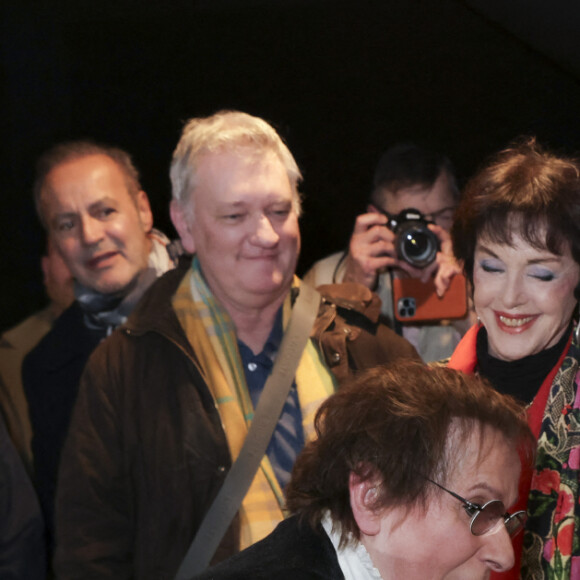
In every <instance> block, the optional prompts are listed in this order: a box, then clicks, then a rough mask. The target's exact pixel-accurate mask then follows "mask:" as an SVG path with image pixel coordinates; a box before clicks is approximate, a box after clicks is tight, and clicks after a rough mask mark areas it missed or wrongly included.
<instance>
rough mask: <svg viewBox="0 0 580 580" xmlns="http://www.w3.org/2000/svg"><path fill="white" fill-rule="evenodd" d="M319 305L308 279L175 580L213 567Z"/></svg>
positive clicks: (265, 444)
mask: <svg viewBox="0 0 580 580" xmlns="http://www.w3.org/2000/svg"><path fill="white" fill-rule="evenodd" d="M319 305H320V294H319V292H318V291H317V290H315V289H314V288H312V287H311V286H309V285H308V284H304V283H302V284H301V285H300V293H299V294H298V297H297V299H296V303H295V304H294V307H293V308H292V314H291V316H290V321H289V323H288V329H287V330H286V332H285V333H284V338H283V339H282V343H281V345H280V350H279V351H278V355H277V356H276V361H275V363H274V368H273V369H272V373H271V374H270V376H269V377H268V379H267V381H266V384H265V385H264V390H263V391H262V394H261V395H260V400H259V401H258V406H257V408H256V412H255V414H254V419H253V421H252V425H251V426H250V429H249V431H248V434H247V436H246V439H245V441H244V444H243V446H242V449H241V451H240V454H239V455H238V458H237V459H236V461H235V462H234V464H233V465H232V468H231V469H230V472H229V473H228V475H227V477H226V479H225V481H224V483H223V485H222V487H221V489H220V490H219V492H218V494H217V496H216V498H215V499H214V501H213V503H212V505H211V506H210V508H209V510H208V511H207V513H206V515H205V517H204V519H203V521H202V523H201V525H200V527H199V529H198V531H197V533H196V535H195V537H194V539H193V542H192V544H191V546H190V547H189V550H188V551H187V554H186V555H185V558H184V559H183V561H182V563H181V566H180V567H179V570H178V572H177V575H176V576H175V580H189V579H191V578H192V577H193V576H194V575H195V574H199V573H200V572H202V571H203V570H205V569H206V568H207V566H208V565H209V562H210V560H211V558H212V556H213V555H214V553H215V551H216V549H217V547H218V546H219V543H220V542H221V540H222V538H223V536H224V534H225V532H226V530H227V528H228V527H229V525H230V523H231V521H232V520H233V518H234V516H235V514H236V512H237V511H238V509H239V507H240V505H241V503H242V500H243V499H244V497H245V495H246V493H247V492H248V489H249V488H250V485H251V483H252V480H253V479H254V476H255V474H256V472H257V470H258V468H259V467H260V463H261V461H262V458H263V457H264V454H265V453H266V449H267V447H268V443H269V442H270V439H271V438H272V433H273V432H274V429H275V428H276V425H277V423H278V420H279V418H280V414H281V413H282V409H283V407H284V403H285V402H286V399H287V398H288V393H289V392H290V387H291V386H292V383H293V382H294V375H295V374H296V368H297V367H298V362H299V361H300V358H301V357H302V353H303V352H304V348H305V347H306V342H307V341H308V338H309V336H310V331H311V329H312V325H313V324H314V321H315V320H316V316H317V314H318V307H319Z"/></svg>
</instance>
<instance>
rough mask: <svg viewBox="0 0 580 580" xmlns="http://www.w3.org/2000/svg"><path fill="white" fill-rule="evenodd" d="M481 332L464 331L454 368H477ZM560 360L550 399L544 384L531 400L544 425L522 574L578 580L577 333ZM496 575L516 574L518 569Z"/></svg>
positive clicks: (530, 578)
mask: <svg viewBox="0 0 580 580" xmlns="http://www.w3.org/2000/svg"><path fill="white" fill-rule="evenodd" d="M477 331H478V327H477V326H476V327H473V328H472V329H470V330H469V332H468V333H467V334H466V335H465V336H464V338H463V339H462V341H461V343H460V344H459V345H458V347H457V349H456V351H455V353H454V354H453V356H452V357H451V359H450V361H449V366H450V367H451V368H456V369H458V370H462V371H464V372H468V373H469V372H474V371H475V372H476V369H477V360H476V355H475V342H476V336H477ZM561 360H562V362H561V363H560V364H559V365H558V368H557V369H553V371H552V372H550V373H549V375H554V371H555V376H554V378H553V380H552V381H551V384H548V385H547V387H548V389H547V393H546V394H547V401H546V403H545V404H544V403H543V401H538V399H539V398H540V397H541V394H542V391H543V390H544V389H543V388H541V389H540V391H539V392H538V395H537V396H536V399H534V402H533V403H532V406H534V405H536V406H537V407H538V408H537V409H533V410H532V411H539V413H540V417H541V425H540V429H539V437H538V447H537V456H536V464H535V466H534V469H533V472H532V478H531V486H530V491H529V495H528V501H527V512H528V521H527V523H526V528H525V532H524V537H523V550H522V558H521V560H522V564H521V569H520V575H519V577H520V578H522V579H524V580H541V579H548V580H568V579H578V580H580V537H579V535H580V534H579V530H580V503H579V502H580V491H579V477H580V388H579V386H580V374H579V373H578V367H579V364H580V346H579V343H578V338H577V337H576V335H575V334H574V337H573V339H572V341H571V342H570V343H569V346H568V347H567V352H566V353H565V355H564V356H563V358H562V359H561ZM538 403H539V405H538ZM530 415H531V413H530ZM531 420H532V419H531ZM526 487H527V486H526ZM492 577H493V578H508V577H510V578H517V570H512V571H511V573H510V572H508V573H504V574H501V575H497V574H493V575H492Z"/></svg>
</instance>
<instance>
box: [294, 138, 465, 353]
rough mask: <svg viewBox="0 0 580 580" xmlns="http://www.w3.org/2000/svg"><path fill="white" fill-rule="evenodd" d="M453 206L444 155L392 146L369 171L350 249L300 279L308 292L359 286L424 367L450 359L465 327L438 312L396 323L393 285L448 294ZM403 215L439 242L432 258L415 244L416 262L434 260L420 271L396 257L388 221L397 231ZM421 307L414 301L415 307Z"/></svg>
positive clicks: (453, 188)
mask: <svg viewBox="0 0 580 580" xmlns="http://www.w3.org/2000/svg"><path fill="white" fill-rule="evenodd" d="M458 201H459V188H458V187H457V183H456V181H455V175H454V170H453V166H452V164H451V162H450V161H449V159H448V158H447V157H446V156H445V155H442V154H441V153H437V152H434V151H430V150H428V149H424V148H423V147H419V146H418V145H415V144H413V143H399V144H396V145H393V146H392V147H390V148H389V149H387V150H386V151H385V152H384V153H383V155H382V156H381V158H380V160H379V162H378V164H377V166H376V168H375V173H374V178H373V186H372V190H371V194H370V196H369V200H368V205H367V211H366V212H365V213H363V214H361V215H359V216H358V217H357V218H356V222H355V225H354V231H353V233H352V236H351V238H350V242H349V247H348V249H347V250H346V251H344V252H337V253H335V254H332V255H330V256H327V257H326V258H323V259H322V260H319V261H318V262H316V263H315V264H314V265H313V266H312V268H311V269H310V270H309V271H308V273H307V274H306V276H305V277H304V279H305V281H307V282H309V283H310V284H312V285H314V286H318V285H319V284H330V283H331V282H336V283H340V282H358V283H360V284H364V285H365V286H367V287H368V288H371V289H372V290H374V291H375V292H376V293H377V294H378V295H379V297H380V298H381V302H382V306H381V312H382V314H383V315H384V316H385V317H386V319H387V320H388V323H389V326H390V327H391V328H393V329H395V330H396V331H397V332H398V333H399V334H401V335H402V336H404V337H405V338H406V339H407V340H408V341H409V342H411V344H413V346H415V348H416V349H417V351H418V352H419V354H420V355H421V357H422V358H423V360H425V361H426V362H430V361H436V360H440V359H443V358H446V357H449V356H451V353H452V352H453V349H454V348H455V346H456V345H457V344H458V343H459V340H460V339H461V336H462V335H463V333H464V332H465V331H466V330H467V328H468V327H469V322H468V321H467V320H463V319H460V320H454V321H449V320H441V319H442V318H444V317H443V316H441V315H439V316H438V315H437V312H436V311H434V312H433V313H432V316H433V318H434V320H431V321H422V322H414V321H413V320H406V319H404V318H403V320H402V321H399V320H397V317H396V312H397V308H398V305H397V304H396V302H397V300H396V299H395V298H394V291H393V287H394V282H393V279H394V278H407V277H410V278H415V279H417V280H421V281H422V282H424V283H426V282H428V281H430V280H433V289H432V293H433V294H435V292H437V293H438V294H439V295H440V296H442V295H443V294H444V293H445V292H446V290H447V288H448V285H449V279H450V277H451V276H453V275H455V274H457V273H459V271H460V269H459V267H458V266H457V265H456V264H455V261H454V258H453V253H452V250H451V240H450V236H449V230H450V229H451V225H452V224H453V215H454V212H455V207H456V205H457V203H458ZM408 210H411V212H412V214H411V215H415V216H416V214H417V212H420V214H422V217H423V218H424V219H425V220H427V221H428V222H429V225H428V226H427V227H428V228H429V229H430V230H431V231H432V232H433V234H434V235H435V236H436V237H435V238H434V240H438V246H439V248H438V250H439V251H438V252H437V253H432V254H431V253H430V252H429V251H428V250H427V249H425V248H423V246H422V245H421V243H417V246H416V248H417V252H418V256H421V258H422V259H423V258H425V261H426V262H429V260H427V256H429V255H431V259H432V261H430V262H429V263H427V264H426V265H422V266H419V267H418V265H417V262H415V261H414V260H411V262H413V263H410V262H409V261H408V260H405V259H403V258H402V257H401V255H400V252H399V248H400V243H399V241H398V237H397V234H396V233H395V231H393V228H392V224H393V223H394V222H393V219H395V222H396V223H398V224H399V226H400V225H401V224H403V223H405V220H406V219H407V217H404V216H405V214H406V212H407V211H408ZM407 216H409V214H407ZM413 219H416V217H415V218H413ZM417 240H418V239H417V238H415V239H414V240H411V242H410V243H416V242H417ZM430 245H431V244H428V245H427V248H429V246H430ZM432 245H433V247H435V246H436V244H435V243H433V244H432ZM409 247H411V246H409ZM419 249H420V250H419ZM423 252H425V253H424V254H423ZM420 302H421V299H418V300H417V303H420ZM435 302H436V301H435Z"/></svg>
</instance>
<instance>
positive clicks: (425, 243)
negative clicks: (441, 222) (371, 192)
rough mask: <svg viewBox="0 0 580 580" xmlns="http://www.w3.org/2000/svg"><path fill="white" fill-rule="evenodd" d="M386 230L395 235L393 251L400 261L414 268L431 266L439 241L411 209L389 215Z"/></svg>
mask: <svg viewBox="0 0 580 580" xmlns="http://www.w3.org/2000/svg"><path fill="white" fill-rule="evenodd" d="M388 217H389V222H388V224H387V226H388V228H389V229H390V230H391V231H392V232H393V233H394V234H395V249H396V251H397V256H398V257H399V259H400V260H404V261H405V262H407V263H408V264H411V266H414V267H415V268H425V267H426V266H428V265H429V264H431V263H432V262H433V261H434V260H435V257H436V256H437V252H438V251H439V239H438V238H437V236H436V235H435V234H434V233H433V232H432V231H431V230H430V229H429V228H428V227H427V226H428V225H429V224H430V223H433V222H430V221H428V220H426V219H425V218H424V217H423V214H422V213H421V212H420V211H419V210H417V209H415V208H412V207H409V208H406V209H404V210H402V211H401V212H400V213H398V214H397V215H395V216H391V215H389V216H388Z"/></svg>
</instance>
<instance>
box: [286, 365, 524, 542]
mask: <svg viewBox="0 0 580 580" xmlns="http://www.w3.org/2000/svg"><path fill="white" fill-rule="evenodd" d="M486 427H491V428H492V429H494V430H495V431H497V432H499V433H500V434H501V435H503V436H504V437H505V438H506V440H507V441H509V442H510V443H513V445H514V449H515V448H516V447H517V448H519V450H520V452H521V454H522V457H523V458H525V461H526V463H530V464H531V461H532V458H533V455H534V448H535V445H534V440H533V436H532V434H531V432H530V429H529V427H528V424H527V422H526V417H525V413H524V410H523V408H522V407H521V406H520V405H519V404H518V403H516V402H515V400H513V399H511V398H510V397H508V396H506V395H502V394H500V393H499V392H497V391H496V390H494V389H493V388H492V387H491V386H490V385H489V384H488V383H487V382H486V381H485V379H483V378H481V377H479V376H475V375H466V374H464V373H461V372H459V371H455V370H452V369H449V368H445V367H443V366H440V367H427V366H425V365H423V364H421V363H418V362H405V363H398V364H396V365H391V366H389V367H377V368H374V369H371V370H369V371H366V372H363V373H361V374H359V375H358V377H357V378H356V379H354V381H353V382H351V383H350V384H348V385H346V386H344V387H343V388H342V389H341V390H340V391H338V392H337V393H336V394H334V395H333V396H331V397H330V398H329V399H327V400H326V401H325V402H324V403H323V404H322V405H321V407H320V409H319V410H318V413H317V415H316V419H315V428H316V433H317V435H318V437H317V439H316V440H315V441H313V442H311V443H309V444H308V445H307V446H306V447H305V449H304V450H303V452H302V453H301V455H300V456H299V457H298V459H297V461H296V463H295V465H294V469H293V472H292V479H291V482H290V484H289V487H288V489H287V495H286V497H287V507H288V509H289V510H290V511H291V512H292V513H295V514H298V515H299V516H300V517H301V518H303V519H305V520H306V521H308V523H309V524H310V525H311V526H313V527H315V526H316V525H317V524H318V523H319V522H320V521H321V519H322V517H323V515H324V513H325V512H326V511H327V510H328V511H329V512H330V514H331V518H332V521H333V522H334V524H335V525H336V524H338V526H339V529H340V531H341V542H342V543H343V544H346V543H347V542H348V541H349V539H350V538H358V537H359V530H358V527H357V524H356V521H355V519H354V516H353V513H352V510H351V506H350V496H349V477H350V474H351V473H355V474H356V475H357V476H358V477H359V478H360V479H362V480H363V481H364V480H368V479H371V478H374V477H377V476H378V477H379V479H380V480H381V481H382V485H381V486H380V491H379V493H378V494H377V496H376V501H375V503H374V504H373V505H372V506H371V507H372V508H373V509H376V510H380V509H382V508H385V507H391V506H398V505H402V506H408V507H409V508H410V507H413V506H414V505H417V504H420V505H423V506H426V503H427V498H428V497H430V496H429V494H432V493H439V492H438V491H437V490H436V489H435V490H434V489H433V488H434V486H428V482H427V478H431V479H435V480H436V481H441V482H445V481H446V480H447V476H448V475H449V474H450V473H451V471H452V469H453V467H454V466H455V463H456V462H455V459H454V458H455V456H456V455H457V454H459V453H460V450H461V448H462V447H463V443H464V442H466V441H467V440H468V439H469V437H470V436H471V435H472V434H473V433H474V431H476V432H477V430H479V432H480V434H481V432H482V431H483V429H484V428H486ZM451 431H452V432H453V437H450V433H451ZM450 442H452V443H450Z"/></svg>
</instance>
